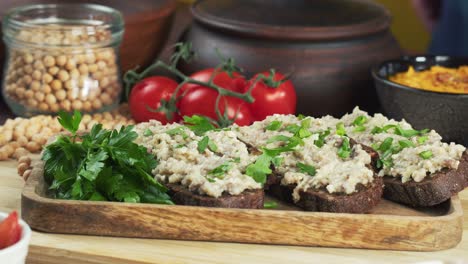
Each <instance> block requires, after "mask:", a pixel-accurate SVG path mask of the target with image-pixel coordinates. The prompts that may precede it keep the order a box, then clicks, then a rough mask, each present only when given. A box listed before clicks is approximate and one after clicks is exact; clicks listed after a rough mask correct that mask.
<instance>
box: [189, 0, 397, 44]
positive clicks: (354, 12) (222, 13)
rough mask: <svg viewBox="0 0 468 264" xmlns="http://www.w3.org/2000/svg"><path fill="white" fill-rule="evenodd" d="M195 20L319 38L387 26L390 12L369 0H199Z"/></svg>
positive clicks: (347, 35) (254, 32)
mask: <svg viewBox="0 0 468 264" xmlns="http://www.w3.org/2000/svg"><path fill="white" fill-rule="evenodd" d="M192 14H193V16H194V18H195V20H196V21H198V22H201V23H203V24H205V25H207V26H211V27H215V28H220V29H224V30H229V31H231V32H236V33H241V34H245V35H250V36H261V37H267V38H275V39H302V40H321V39H335V38H352V37H356V36H363V35H369V34H373V33H376V32H380V31H382V30H386V29H388V27H389V26H390V21H391V18H390V13H389V12H388V10H387V9H385V8H384V7H383V6H382V5H380V4H377V3H375V2H373V1H371V0H313V1H310V0H309V1H308V0H289V1H288V0H200V1H198V2H196V3H195V4H194V5H193V7H192Z"/></svg>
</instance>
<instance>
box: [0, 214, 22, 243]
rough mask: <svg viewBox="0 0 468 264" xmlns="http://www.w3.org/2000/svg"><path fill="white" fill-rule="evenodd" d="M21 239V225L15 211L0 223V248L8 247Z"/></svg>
mask: <svg viewBox="0 0 468 264" xmlns="http://www.w3.org/2000/svg"><path fill="white" fill-rule="evenodd" d="M20 239H21V226H20V224H19V222H18V213H17V212H16V211H14V212H12V213H11V214H9V215H8V217H7V218H5V220H3V221H2V222H1V223H0V249H3V248H6V247H9V246H11V245H13V244H15V243H16V242H18V241H19V240H20Z"/></svg>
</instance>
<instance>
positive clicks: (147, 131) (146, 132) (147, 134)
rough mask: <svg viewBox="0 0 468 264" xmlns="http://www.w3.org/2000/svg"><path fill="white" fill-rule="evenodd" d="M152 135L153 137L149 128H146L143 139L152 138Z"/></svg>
mask: <svg viewBox="0 0 468 264" xmlns="http://www.w3.org/2000/svg"><path fill="white" fill-rule="evenodd" d="M152 135H153V132H152V131H151V130H150V129H149V128H147V129H146V130H145V132H143V136H145V137H149V136H152Z"/></svg>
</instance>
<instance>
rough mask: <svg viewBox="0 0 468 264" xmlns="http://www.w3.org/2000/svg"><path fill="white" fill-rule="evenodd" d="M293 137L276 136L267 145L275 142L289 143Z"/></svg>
mask: <svg viewBox="0 0 468 264" xmlns="http://www.w3.org/2000/svg"><path fill="white" fill-rule="evenodd" d="M290 138H291V137H288V136H285V135H276V136H273V137H271V138H269V139H268V140H267V142H266V143H267V144H269V143H273V142H278V141H288V140H289V139H290Z"/></svg>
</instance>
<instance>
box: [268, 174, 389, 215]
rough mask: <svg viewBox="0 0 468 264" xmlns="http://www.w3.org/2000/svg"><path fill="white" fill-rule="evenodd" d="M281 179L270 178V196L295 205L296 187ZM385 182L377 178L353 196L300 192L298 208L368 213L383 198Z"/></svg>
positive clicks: (276, 177) (360, 186)
mask: <svg viewBox="0 0 468 264" xmlns="http://www.w3.org/2000/svg"><path fill="white" fill-rule="evenodd" d="M281 178H282V177H280V176H277V175H270V176H269V177H268V182H269V183H270V184H269V186H268V190H267V191H266V192H267V193H268V194H270V195H272V196H275V197H276V198H278V199H280V200H282V201H285V202H289V203H294V201H293V198H292V193H293V190H294V188H295V187H296V185H281V184H280V182H281ZM382 189H383V180H382V178H381V177H375V178H374V181H373V182H372V183H371V184H369V185H368V186H364V185H358V187H357V192H355V193H353V194H343V193H333V194H332V193H329V192H328V191H327V190H326V189H325V188H320V189H312V188H309V189H307V190H306V191H300V192H299V196H300V200H299V201H298V202H296V203H294V204H295V205H297V206H298V207H300V208H302V209H304V210H306V211H317V212H332V213H367V212H369V211H370V210H372V208H373V207H375V206H376V205H377V204H378V203H379V202H380V200H381V198H382Z"/></svg>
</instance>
